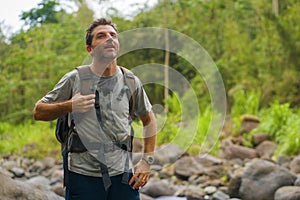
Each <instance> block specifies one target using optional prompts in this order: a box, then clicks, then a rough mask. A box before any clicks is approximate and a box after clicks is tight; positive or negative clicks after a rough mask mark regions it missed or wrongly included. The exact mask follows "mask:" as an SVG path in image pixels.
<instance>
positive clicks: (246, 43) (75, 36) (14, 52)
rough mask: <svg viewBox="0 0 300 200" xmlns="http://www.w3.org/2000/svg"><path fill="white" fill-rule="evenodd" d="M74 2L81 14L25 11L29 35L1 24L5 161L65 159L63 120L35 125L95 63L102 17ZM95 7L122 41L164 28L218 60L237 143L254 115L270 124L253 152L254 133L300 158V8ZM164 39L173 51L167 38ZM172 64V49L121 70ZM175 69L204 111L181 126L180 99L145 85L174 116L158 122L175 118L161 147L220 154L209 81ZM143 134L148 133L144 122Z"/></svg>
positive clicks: (262, 1) (207, 0)
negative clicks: (67, 81) (93, 38)
mask: <svg viewBox="0 0 300 200" xmlns="http://www.w3.org/2000/svg"><path fill="white" fill-rule="evenodd" d="M69 1H71V2H73V3H75V4H74V5H76V8H77V9H76V11H74V12H72V13H69V12H67V11H66V10H64V9H63V7H62V6H61V4H60V1H58V0H43V1H42V3H41V4H39V5H38V6H37V7H36V8H32V9H31V10H29V11H26V12H23V14H22V16H21V18H22V20H24V22H26V24H27V25H26V27H24V28H23V29H21V31H19V32H17V33H14V34H13V35H11V36H9V37H7V36H6V35H5V34H4V31H3V30H4V29H5V27H4V25H3V24H0V58H1V63H0V70H1V76H0V94H1V98H0V110H1V113H0V121H1V122H0V154H1V155H4V154H19V155H25V156H29V157H43V156H46V155H51V156H59V152H60V150H59V148H60V146H59V143H58V142H57V141H56V139H55V134H54V130H55V121H52V122H36V121H34V120H33V117H32V110H33V108H34V105H35V103H36V101H38V100H39V99H40V98H41V97H42V96H44V95H45V94H46V93H47V92H48V91H49V90H51V89H52V88H53V87H54V85H55V84H56V83H57V81H58V80H59V79H60V78H61V77H62V76H63V75H64V74H65V73H67V72H69V71H70V70H72V69H74V67H76V66H78V65H80V64H81V63H82V61H83V60H84V59H85V58H86V57H87V52H86V51H85V43H84V34H85V29H86V27H87V26H88V25H89V23H90V22H91V21H92V20H93V19H94V11H92V10H91V9H90V8H89V7H88V6H87V3H86V2H85V1H84V0H69ZM95 1H96V2H97V3H99V4H100V5H101V4H103V5H104V4H106V5H111V6H112V7H111V8H109V9H108V10H107V13H106V16H108V17H110V18H112V19H113V21H114V22H115V23H116V24H117V25H118V31H119V32H123V31H127V30H132V29H135V28H143V27H162V28H168V29H171V30H174V31H177V32H179V33H182V34H185V35H187V36H188V37H190V38H193V39H194V40H195V41H196V42H198V43H199V44H200V45H201V46H202V47H203V48H204V49H205V50H206V51H207V53H208V54H209V55H210V56H211V58H212V59H213V61H214V62H215V64H216V66H217V68H218V70H219V72H220V74H221V76H222V80H223V84H224V87H225V91H226V97H227V99H226V100H227V102H226V106H227V107H226V119H231V121H232V123H233V127H232V133H231V134H232V135H235V134H239V126H240V117H241V116H242V115H243V114H251V115H255V116H258V117H259V118H260V120H261V122H260V126H259V128H257V129H255V130H254V131H253V132H251V133H249V136H248V137H246V138H245V141H244V145H247V146H251V137H250V136H251V134H253V133H255V132H265V133H268V134H270V136H271V137H272V139H273V140H274V141H276V142H277V144H278V148H277V151H276V155H279V154H286V155H295V154H298V153H300V141H299V140H300V134H299V130H300V120H299V114H300V109H299V106H300V101H299V100H300V79H299V77H300V76H299V75H300V23H299V22H300V15H299V13H300V2H299V1H297V0H286V1H280V2H279V3H278V1H276V0H273V1H270V0H251V1H248V0H186V1H185V0H165V1H163V0H159V1H158V2H157V4H155V5H154V6H153V7H148V6H146V4H145V6H144V7H143V8H140V9H139V10H138V11H137V12H136V13H133V14H132V15H131V16H129V17H128V16H124V15H122V14H121V12H120V11H118V10H117V9H116V8H114V7H113V3H112V1H109V0H107V1H102V0H98V1H97V0H95ZM160 37H161V40H162V43H164V36H163V35H162V36H160ZM133 40H134V38H133ZM165 56H166V52H165V51H163V50H159V49H143V50H137V51H134V52H131V53H130V54H128V55H124V56H121V57H120V58H119V61H118V63H119V64H120V65H123V66H126V67H128V68H133V67H135V66H139V65H142V64H145V63H161V64H165V61H166V60H165ZM168 63H169V64H168V65H169V66H170V67H171V68H173V69H175V70H177V71H178V72H179V73H180V74H182V75H183V76H184V77H185V78H186V79H187V80H189V84H190V85H191V87H192V89H191V88H189V89H186V90H185V89H184V88H183V91H182V94H181V95H182V98H183V99H185V100H186V101H185V102H189V101H188V100H189V98H191V90H192V91H193V92H194V93H196V95H197V104H196V105H194V104H192V105H188V108H190V109H189V110H190V112H192V111H193V108H194V106H197V107H199V110H200V112H199V114H198V115H197V116H196V117H191V118H188V119H182V116H181V113H182V105H181V101H180V99H179V98H178V95H177V94H176V93H175V92H172V91H169V97H168V98H167V99H165V93H164V88H163V87H162V86H159V85H147V86H145V89H146V91H147V93H148V95H149V98H150V99H151V102H152V103H153V104H161V105H164V106H167V107H168V112H166V113H165V116H160V115H159V114H157V118H158V119H161V117H164V118H165V119H166V120H165V121H164V124H163V126H162V127H161V129H160V130H159V133H158V145H161V144H164V143H169V142H174V143H176V144H178V145H179V146H181V147H183V148H186V149H187V150H188V151H189V152H191V153H199V152H200V151H202V152H209V153H212V154H216V155H218V148H219V146H218V144H219V139H218V138H219V137H220V135H221V132H220V131H215V132H212V133H210V135H208V134H207V133H208V129H209V127H210V126H211V120H212V106H211V96H210V94H209V91H208V89H207V86H206V84H205V81H204V80H203V77H201V75H199V73H198V72H197V70H196V69H195V68H194V67H193V66H192V65H191V63H189V62H188V61H187V60H185V59H184V58H182V57H180V56H178V55H176V54H173V53H170V55H169V59H168ZM191 116H192V115H191ZM183 120H186V121H183ZM221 123H222V122H221ZM191 124H193V125H194V124H197V130H196V133H194V132H193V133H191V130H190V129H189V126H190V125H191ZM134 125H135V127H136V132H140V130H139V128H140V125H139V122H135V124H134ZM182 127H183V128H182ZM178 132H180V135H181V136H180V137H177V135H178ZM174 138H177V139H176V140H174ZM247 139H248V141H247Z"/></svg>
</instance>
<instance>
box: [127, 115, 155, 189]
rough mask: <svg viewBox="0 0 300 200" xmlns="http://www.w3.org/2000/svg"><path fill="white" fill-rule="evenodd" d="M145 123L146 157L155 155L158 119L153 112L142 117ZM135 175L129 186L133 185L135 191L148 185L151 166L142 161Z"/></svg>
mask: <svg viewBox="0 0 300 200" xmlns="http://www.w3.org/2000/svg"><path fill="white" fill-rule="evenodd" d="M140 119H141V121H142V122H143V138H144V155H154V150H155V142H156V119H155V116H154V113H153V112H152V111H151V112H149V113H148V114H146V115H144V116H142V117H140ZM134 169H135V170H134V175H133V177H132V178H131V179H130V181H129V184H130V185H132V184H133V189H137V188H139V187H143V186H144V185H146V183H147V181H148V180H149V176H150V165H149V164H148V163H147V162H146V161H145V160H140V161H139V162H138V163H137V165H136V166H135V168H134Z"/></svg>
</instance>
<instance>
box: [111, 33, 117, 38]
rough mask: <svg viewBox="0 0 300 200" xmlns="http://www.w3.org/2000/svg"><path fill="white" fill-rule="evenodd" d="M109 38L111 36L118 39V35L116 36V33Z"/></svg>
mask: <svg viewBox="0 0 300 200" xmlns="http://www.w3.org/2000/svg"><path fill="white" fill-rule="evenodd" d="M110 36H111V37H112V38H118V35H117V34H116V33H111V34H110Z"/></svg>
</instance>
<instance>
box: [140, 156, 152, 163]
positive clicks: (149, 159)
mask: <svg viewBox="0 0 300 200" xmlns="http://www.w3.org/2000/svg"><path fill="white" fill-rule="evenodd" d="M142 160H144V161H146V162H147V163H148V164H149V165H152V164H153V163H154V157H153V156H145V155H144V156H143V157H142Z"/></svg>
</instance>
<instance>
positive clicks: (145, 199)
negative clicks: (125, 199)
mask: <svg viewBox="0 0 300 200" xmlns="http://www.w3.org/2000/svg"><path fill="white" fill-rule="evenodd" d="M140 200H154V199H153V198H152V197H149V196H148V195H145V194H143V193H140Z"/></svg>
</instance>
